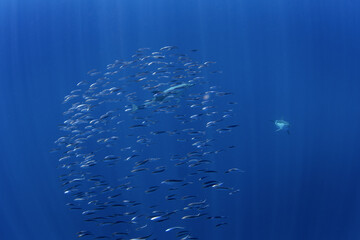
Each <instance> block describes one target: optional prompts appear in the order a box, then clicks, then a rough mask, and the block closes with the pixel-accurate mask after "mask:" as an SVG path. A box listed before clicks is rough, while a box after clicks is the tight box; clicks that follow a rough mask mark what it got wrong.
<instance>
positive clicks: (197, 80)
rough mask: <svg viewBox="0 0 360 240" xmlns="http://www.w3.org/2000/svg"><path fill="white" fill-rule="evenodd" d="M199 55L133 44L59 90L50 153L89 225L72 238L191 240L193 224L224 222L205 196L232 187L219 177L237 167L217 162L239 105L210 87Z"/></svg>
mask: <svg viewBox="0 0 360 240" xmlns="http://www.w3.org/2000/svg"><path fill="white" fill-rule="evenodd" d="M198 54H199V53H198V51H197V50H190V51H186V52H185V53H184V52H180V50H179V49H178V48H177V47H175V46H166V47H163V48H161V49H160V50H158V51H155V52H152V51H151V50H150V49H148V48H142V49H138V50H137V51H136V53H135V54H134V55H133V56H132V57H131V59H130V60H127V61H122V60H116V61H115V62H114V63H112V64H108V65H107V66H106V70H105V71H96V70H91V71H89V72H88V79H86V80H84V81H81V82H79V83H78V84H77V88H76V89H75V90H73V91H71V93H70V94H69V95H67V96H65V98H64V104H66V106H68V107H67V109H66V111H65V112H64V116H65V119H66V120H65V121H64V122H63V123H62V124H60V125H59V127H60V130H61V131H62V132H64V134H63V136H61V137H60V138H58V139H57V140H56V142H55V143H56V148H55V149H54V152H57V154H58V155H59V157H58V161H59V168H60V171H61V173H60V181H61V185H62V187H63V190H64V193H65V194H66V195H67V196H68V199H69V203H68V204H67V205H68V206H69V208H70V209H72V210H74V211H78V212H79V214H81V215H82V216H83V218H84V221H85V222H86V225H87V226H88V229H86V230H81V231H79V232H78V233H77V237H78V238H81V239H114V240H115V239H116V240H123V239H124V240H125V239H126V240H139V239H199V237H198V236H197V235H198V233H199V231H200V230H197V228H196V226H199V225H196V224H201V226H204V225H206V224H208V228H214V229H218V228H222V227H224V226H225V225H230V223H229V220H228V218H227V217H226V216H223V215H221V212H220V213H216V214H214V212H217V211H221V208H219V207H217V208H214V209H212V208H211V206H212V205H211V204H212V201H211V198H212V197H211V196H212V194H213V191H222V192H223V193H224V194H229V195H232V196H234V193H236V192H238V191H239V189H237V187H236V186H233V185H231V184H235V185H236V181H231V182H230V185H229V183H227V182H225V181H224V178H226V177H227V178H228V177H229V176H234V177H235V175H237V174H239V173H241V172H243V171H242V170H241V169H239V168H237V167H233V168H226V169H224V168H223V164H222V162H224V161H226V159H223V157H222V153H223V152H227V151H232V149H233V148H234V147H235V146H234V145H230V146H226V145H224V142H226V141H221V138H220V136H224V135H228V134H231V133H232V132H233V131H234V130H235V128H237V127H238V124H237V123H234V122H232V121H233V120H232V119H233V118H232V116H233V115H234V114H235V111H234V109H233V107H234V106H235V105H236V104H237V103H236V102H234V101H231V99H228V98H231V96H232V93H230V92H227V91H220V90H219V87H216V86H214V85H213V84H214V83H216V82H220V78H221V71H219V70H217V69H215V67H216V64H215V62H211V61H200V60H197V59H200V57H199V56H198ZM225 137H226V136H225ZM229 197H231V196H229ZM223 204H226V203H223ZM214 207H216V206H214ZM234 227H235V226H234Z"/></svg>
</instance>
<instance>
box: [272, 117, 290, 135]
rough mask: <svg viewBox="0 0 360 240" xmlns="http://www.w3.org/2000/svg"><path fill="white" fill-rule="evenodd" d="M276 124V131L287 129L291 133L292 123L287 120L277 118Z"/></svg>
mask: <svg viewBox="0 0 360 240" xmlns="http://www.w3.org/2000/svg"><path fill="white" fill-rule="evenodd" d="M273 122H274V124H275V126H276V127H277V129H276V132H278V131H286V132H287V133H288V134H290V130H289V128H290V123H289V122H287V121H285V120H275V121H273Z"/></svg>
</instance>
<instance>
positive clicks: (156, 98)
mask: <svg viewBox="0 0 360 240" xmlns="http://www.w3.org/2000/svg"><path fill="white" fill-rule="evenodd" d="M193 85H194V84H191V83H181V84H178V85H175V86H172V87H169V88H167V89H165V90H164V91H156V92H154V95H153V98H152V100H146V101H145V102H144V104H142V105H139V106H136V105H135V104H133V105H132V109H133V111H136V110H138V109H144V108H147V107H150V106H152V105H154V104H157V103H162V102H163V101H165V100H166V99H167V98H170V97H174V96H176V95H177V94H179V93H181V92H182V91H183V90H184V89H186V88H188V87H191V86H193Z"/></svg>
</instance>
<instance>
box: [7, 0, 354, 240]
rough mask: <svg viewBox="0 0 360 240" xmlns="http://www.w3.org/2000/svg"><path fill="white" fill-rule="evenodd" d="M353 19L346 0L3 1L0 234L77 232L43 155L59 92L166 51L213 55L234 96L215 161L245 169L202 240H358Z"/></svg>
mask: <svg viewBox="0 0 360 240" xmlns="http://www.w3.org/2000/svg"><path fill="white" fill-rule="evenodd" d="M359 14H360V3H358V2H357V1H354V0H315V1H307V0H302V1H298V0H293V1H285V0H275V1H265V0H243V1H235V0H221V1H219V0H182V1H175V0H106V1H100V0H86V1H85V0H62V1H48V0H31V1H30V0H29V1H21V0H2V1H0V113H1V114H0V134H1V136H0V239H4V240H5V239H6V240H24V239H26V240H35V239H36V240H42V239H51V240H68V239H76V236H75V233H76V232H78V231H79V230H82V228H83V226H84V223H83V222H82V218H81V216H79V213H77V212H72V211H70V210H69V209H68V208H67V207H66V206H65V203H66V202H67V199H66V197H65V196H64V194H63V192H62V188H61V186H60V185H61V184H60V182H59V180H58V176H59V170H58V169H57V165H58V163H57V160H56V158H55V157H54V156H53V155H51V154H50V153H49V149H51V148H53V147H54V144H53V142H54V141H55V140H56V139H57V138H58V137H59V136H60V133H59V130H58V128H57V125H58V124H59V123H61V122H63V121H64V118H63V116H62V112H63V111H64V110H65V107H64V106H63V105H62V104H61V103H62V101H63V97H64V96H65V95H67V94H68V93H69V92H70V91H71V90H73V89H74V88H75V85H76V83H77V82H79V81H81V80H83V79H84V78H85V77H86V72H87V71H89V70H90V69H93V68H104V66H106V64H108V63H111V62H113V61H114V60H115V59H128V58H129V57H130V56H131V55H132V54H133V53H134V52H135V50H136V49H138V48H140V47H151V48H153V49H158V48H160V47H162V46H165V45H176V46H179V47H180V49H199V52H200V55H201V57H203V58H204V59H211V60H214V61H216V62H217V64H218V65H217V66H218V68H220V69H221V70H222V71H223V74H222V76H221V81H220V82H218V83H217V85H220V86H222V88H223V89H229V90H231V91H232V92H233V93H234V99H235V100H236V101H237V102H238V103H239V104H238V105H236V111H237V114H238V116H239V119H238V120H239V122H238V123H239V124H240V127H239V129H238V130H237V131H236V132H235V134H233V135H231V137H229V138H227V139H226V141H228V143H229V145H231V144H234V145H236V146H237V148H236V150H235V151H233V152H232V155H231V156H230V157H229V158H226V159H222V160H221V161H226V164H227V165H233V166H237V167H239V168H241V169H243V170H244V171H245V173H244V174H242V175H241V177H239V179H238V182H237V184H238V186H239V188H240V193H239V194H237V195H236V197H231V198H224V199H219V200H218V201H217V204H216V205H215V206H213V208H218V209H222V210H224V211H225V212H227V213H228V214H229V219H231V222H230V223H229V225H228V226H226V227H225V228H224V229H223V230H221V231H220V232H216V231H214V232H215V233H213V234H212V230H208V229H202V231H204V230H208V231H209V234H208V235H207V238H206V239H244V240H260V239H261V240H264V239H265V240H272V239H274V240H275V239H276V240H289V239H291V240H304V239H305V240H313V239H314V240H315V239H316V240H319V239H320V240H321V239H326V240H357V239H360V174H359V172H360V150H359V149H360V144H359V143H360V141H359V137H360V126H359V123H360V105H359V103H360V81H359V79H360V68H359V56H360V47H359V43H360V18H359V16H360V15H359ZM281 118H283V119H285V120H287V121H289V122H290V123H291V134H290V135H287V134H286V133H284V132H274V131H275V127H274V126H273V124H272V123H271V122H270V121H269V120H274V119H281ZM224 164H225V163H224ZM225 202H226V204H225Z"/></svg>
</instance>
